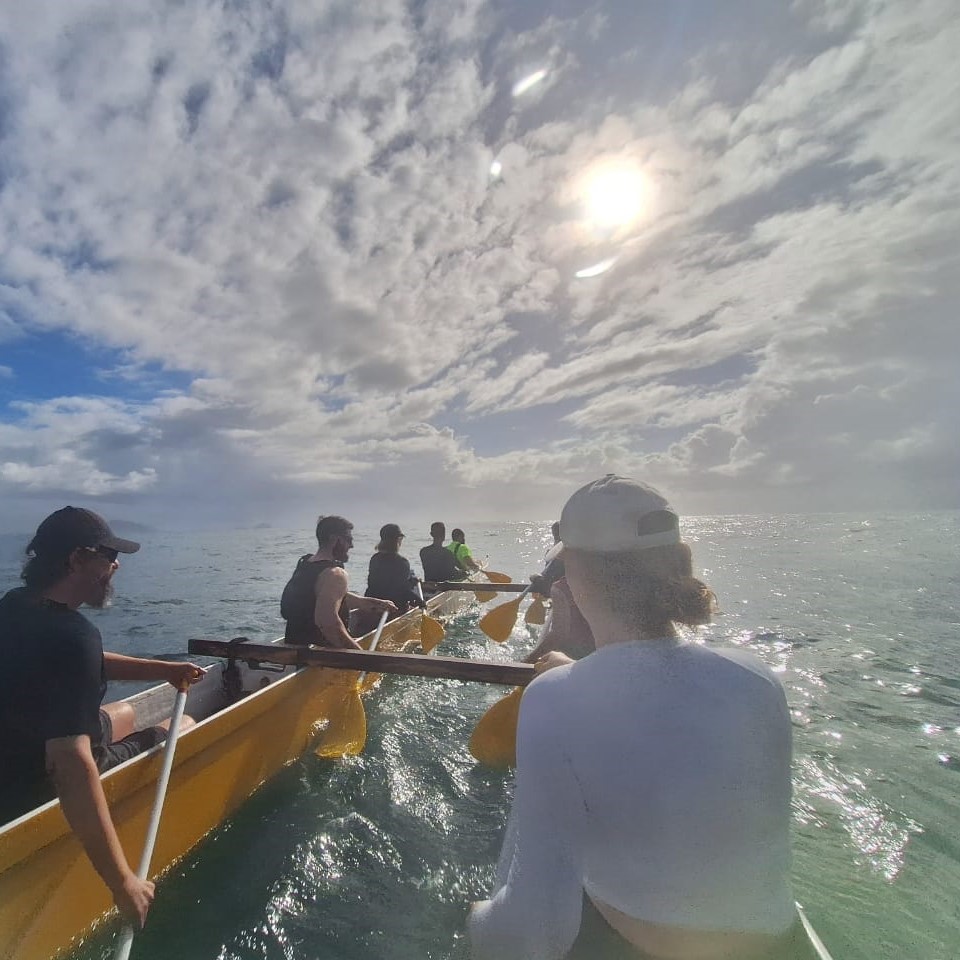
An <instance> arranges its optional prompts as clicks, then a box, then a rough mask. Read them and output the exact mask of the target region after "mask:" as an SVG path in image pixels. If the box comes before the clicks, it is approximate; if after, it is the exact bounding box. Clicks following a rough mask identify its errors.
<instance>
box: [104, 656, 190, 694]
mask: <svg viewBox="0 0 960 960" xmlns="http://www.w3.org/2000/svg"><path fill="white" fill-rule="evenodd" d="M103 664H104V668H105V669H106V673H107V679H108V680H131V681H137V680H165V681H166V682H167V683H169V684H172V685H173V686H175V687H179V686H180V685H181V684H182V683H196V682H197V681H198V680H199V679H200V678H201V677H202V676H203V675H204V673H206V671H205V670H204V669H203V667H198V666H197V665H196V664H193V663H173V662H169V663H168V662H167V661H165V660H145V659H143V658H142V657H125V656H124V655H123V654H122V653H107V652H104V654H103Z"/></svg>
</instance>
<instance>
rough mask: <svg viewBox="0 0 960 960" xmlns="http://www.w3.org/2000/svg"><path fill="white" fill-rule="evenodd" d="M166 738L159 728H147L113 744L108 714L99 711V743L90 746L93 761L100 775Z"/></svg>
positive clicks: (111, 725)
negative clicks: (91, 747)
mask: <svg viewBox="0 0 960 960" xmlns="http://www.w3.org/2000/svg"><path fill="white" fill-rule="evenodd" d="M166 736H167V735H166V732H165V731H164V730H161V729H160V728H159V727H147V729H146V730H137V731H136V732H135V733H131V734H130V736H129V737H124V738H123V739H122V740H118V741H117V742H116V743H114V742H113V723H112V722H111V720H110V714H109V713H107V711H106V710H101V711H100V742H99V743H95V744H92V746H93V759H94V760H95V761H96V763H97V769H98V770H99V771H100V772H101V773H105V772H106V771H107V770H110V769H111V768H113V767H116V766H118V765H119V764H121V763H123V762H124V761H126V760H129V759H130V758H131V757H135V756H136V755H137V754H138V753H144V752H146V751H147V750H149V749H151V748H152V747H155V746H156V745H157V744H158V743H163V741H164V740H165V739H166Z"/></svg>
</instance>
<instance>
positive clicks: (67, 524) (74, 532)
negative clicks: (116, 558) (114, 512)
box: [27, 507, 140, 556]
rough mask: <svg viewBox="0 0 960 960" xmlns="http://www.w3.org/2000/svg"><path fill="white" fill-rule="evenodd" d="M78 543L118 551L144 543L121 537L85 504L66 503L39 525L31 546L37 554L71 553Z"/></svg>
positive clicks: (132, 548)
mask: <svg viewBox="0 0 960 960" xmlns="http://www.w3.org/2000/svg"><path fill="white" fill-rule="evenodd" d="M77 547H90V548H93V549H96V548H97V547H108V548H109V549H111V550H116V551H117V552H118V553H136V552H137V551H138V550H139V549H140V544H139V543H137V542H136V541H134V540H124V539H123V538H122V537H118V536H117V535H116V534H115V533H114V532H113V531H112V530H111V529H110V525H109V524H108V523H107V521H106V520H104V519H103V517H101V516H100V514H98V513H94V512H93V511H92V510H86V509H84V508H83V507H63V509H61V510H57V511H55V512H54V513H51V514H50V516H49V517H47V519H46V520H44V521H43V523H41V524H40V526H39V527H37V532H36V534H35V535H34V538H33V539H32V540H31V541H30V546H28V547H27V552H28V553H33V554H34V555H36V556H44V555H46V556H49V555H51V554H54V555H55V554H63V555H65V554H68V553H70V551H71V550H75V549H76V548H77Z"/></svg>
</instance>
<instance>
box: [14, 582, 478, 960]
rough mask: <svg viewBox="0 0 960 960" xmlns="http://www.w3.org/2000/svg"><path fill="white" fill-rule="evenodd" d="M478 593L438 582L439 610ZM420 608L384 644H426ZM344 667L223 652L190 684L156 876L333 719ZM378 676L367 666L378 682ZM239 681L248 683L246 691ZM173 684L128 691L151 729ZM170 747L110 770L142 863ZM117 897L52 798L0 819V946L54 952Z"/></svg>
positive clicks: (38, 955)
mask: <svg viewBox="0 0 960 960" xmlns="http://www.w3.org/2000/svg"><path fill="white" fill-rule="evenodd" d="M472 600H473V597H472V595H471V594H459V593H441V594H438V595H437V596H435V597H434V598H433V599H432V600H431V601H430V602H429V604H428V606H427V610H428V612H429V613H430V614H431V615H432V616H435V617H437V616H443V617H449V616H452V615H455V614H456V613H458V612H460V610H461V609H463V608H464V606H465V605H466V604H468V603H469V602H471V601H472ZM420 619H421V614H420V611H419V610H417V609H413V610H411V611H410V612H409V613H407V614H405V615H404V616H402V617H398V618H397V619H396V620H393V621H391V622H390V623H388V624H387V625H386V626H385V627H384V630H383V634H382V635H381V638H380V644H379V647H378V649H379V650H382V651H401V652H402V651H406V650H409V649H410V648H411V647H414V646H416V645H417V644H419V641H420ZM340 676H342V672H341V671H337V670H328V669H323V668H311V669H296V668H295V667H270V666H269V665H259V666H258V665H251V664H247V663H245V662H241V661H235V662H234V667H233V669H228V666H227V664H226V663H223V662H220V663H218V664H216V665H214V666H212V667H211V668H210V669H209V671H208V673H207V675H206V676H205V677H204V678H203V680H201V681H200V682H199V683H197V684H196V685H195V686H194V687H192V688H191V690H190V694H189V697H188V699H187V713H188V714H190V716H192V717H193V718H194V719H195V720H196V721H197V724H196V726H194V727H191V728H190V729H189V730H187V731H185V732H184V733H183V734H182V736H181V737H180V738H179V742H178V744H177V751H176V756H175V761H174V766H173V772H172V774H171V778H170V785H169V788H168V792H167V798H166V802H165V805H164V812H163V819H162V821H161V825H160V832H159V835H158V837H157V843H156V847H155V850H154V855H153V862H152V868H151V871H150V873H151V876H152V877H155V876H157V875H159V874H161V873H163V871H165V870H166V869H168V868H169V867H170V866H171V865H172V864H174V863H175V862H176V861H177V860H179V859H180V858H182V857H183V856H184V855H185V854H187V853H188V852H189V851H190V850H192V849H193V847H195V846H196V845H197V843H199V842H200V840H201V839H202V838H203V837H204V836H205V835H206V834H207V833H209V832H210V831H211V830H212V829H213V828H214V827H216V826H217V825H218V824H220V823H221V822H222V821H223V820H224V819H225V818H227V817H228V816H230V814H231V813H233V812H234V811H235V810H236V809H237V808H238V807H239V806H240V805H241V804H242V803H243V802H244V801H245V800H246V799H247V798H248V797H249V796H250V795H251V794H252V793H253V792H254V791H255V790H257V788H258V787H260V786H262V785H263V784H264V783H265V782H266V781H267V780H269V779H270V778H271V777H273V776H274V775H275V774H276V773H278V772H279V771H280V770H281V769H282V768H283V767H284V766H287V765H288V764H290V763H292V762H293V761H295V760H296V759H297V758H298V757H300V756H301V755H302V754H303V753H304V752H305V751H306V750H307V749H309V747H310V746H311V744H312V743H313V742H314V741H315V739H316V737H317V736H318V734H319V733H320V732H321V731H322V730H323V729H324V727H325V726H326V723H327V720H328V717H326V716H324V715H323V712H324V707H323V700H322V699H321V694H322V693H323V691H324V690H325V689H326V688H327V687H328V686H330V685H331V684H332V683H336V682H337V678H338V677H340ZM374 679H375V678H373V677H368V678H367V680H368V682H369V683H368V685H369V686H373V685H374V683H373V681H374ZM241 691H242V692H241ZM174 697H175V691H174V689H173V687H171V686H169V685H168V684H161V685H159V686H156V687H152V688H150V689H149V690H145V691H143V692H142V693H138V694H134V695H133V696H131V697H127V698H126V699H127V700H128V702H130V703H131V704H132V705H133V707H134V709H135V711H136V716H137V727H138V728H139V729H143V728H146V727H149V726H151V725H153V724H155V723H157V722H159V721H160V720H163V719H166V718H167V717H169V715H170V712H171V710H172V706H173V700H174ZM162 750H163V748H162V746H158V747H155V748H154V749H153V750H151V751H149V752H147V753H143V754H140V755H139V756H137V757H134V758H133V759H131V760H128V761H127V762H126V763H123V764H120V765H119V766H117V767H115V768H114V769H112V770H109V771H107V773H105V774H104V775H103V777H102V782H103V789H104V792H105V793H106V796H107V801H108V803H109V804H110V810H111V813H112V815H113V821H114V824H115V825H116V828H117V833H118V835H119V837H120V842H121V844H122V845H123V849H124V851H125V853H126V855H127V859H128V861H129V862H130V863H131V864H133V865H134V866H136V864H137V863H138V862H139V859H140V851H141V848H142V845H143V838H144V836H145V834H146V828H147V822H148V819H149V815H150V810H151V807H152V805H153V801H154V796H155V791H156V783H157V778H158V776H159V772H160V765H161V755H162ZM112 909H113V903H112V898H111V896H110V894H109V891H108V890H107V888H106V886H105V885H104V883H103V881H102V880H101V879H100V877H99V876H98V875H97V874H96V872H95V871H94V869H93V867H92V866H91V864H90V861H89V860H88V859H87V856H86V854H85V853H84V851H83V848H82V847H81V845H80V843H79V841H78V840H77V839H76V837H75V836H74V834H73V832H72V831H71V830H70V827H69V826H68V824H67V822H66V820H65V819H64V817H63V813H62V812H61V809H60V803H59V801H57V800H52V801H50V802H49V803H47V804H45V805H44V806H42V807H38V808H37V809H35V810H33V811H31V812H29V813H27V814H25V815H24V816H22V817H20V818H18V819H17V820H13V821H11V822H10V823H8V824H6V825H5V826H3V827H2V828H0V957H2V958H4V960H50V958H52V957H55V956H57V955H58V954H60V953H63V952H65V951H67V950H69V949H71V948H73V947H75V946H76V945H77V944H78V942H79V941H80V940H81V939H83V938H84V937H85V936H87V935H89V934H90V933H91V932H92V931H93V929H94V928H95V927H96V926H98V925H99V924H100V923H102V922H104V921H105V920H106V919H107V917H108V916H109V914H110V912H111V910H112Z"/></svg>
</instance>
